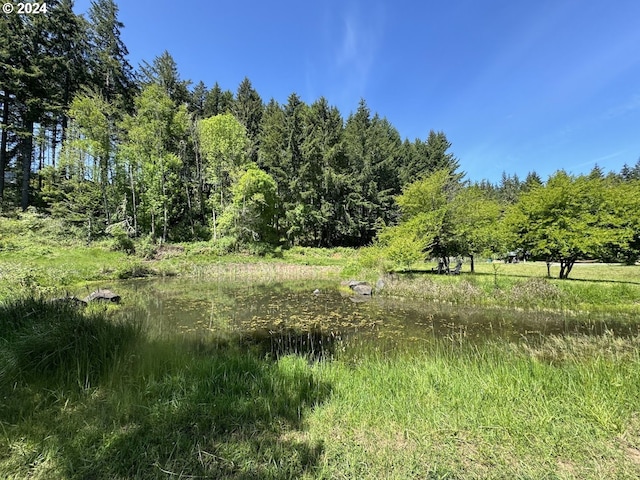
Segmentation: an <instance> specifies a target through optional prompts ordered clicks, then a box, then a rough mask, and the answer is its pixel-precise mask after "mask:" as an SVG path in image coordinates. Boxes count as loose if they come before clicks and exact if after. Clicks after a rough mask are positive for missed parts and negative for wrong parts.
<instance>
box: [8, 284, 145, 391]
mask: <svg viewBox="0 0 640 480" xmlns="http://www.w3.org/2000/svg"><path fill="white" fill-rule="evenodd" d="M140 335H141V330H140V324H138V323H135V322H126V323H125V322H114V321H113V320H112V319H111V318H109V317H108V316H107V315H106V312H105V311H104V310H99V309H89V311H84V310H82V309H81V308H80V307H77V306H74V305H73V304H71V303H68V302H66V301H51V300H47V299H44V298H42V297H35V298H34V297H23V298H17V299H12V300H6V301H4V302H2V303H0V384H3V385H9V384H15V383H16V382H28V381H30V380H32V379H35V378H37V379H43V378H44V379H46V380H47V381H51V382H52V383H53V384H62V385H69V384H76V385H80V386H81V387H83V388H87V387H89V386H91V385H95V384H96V383H97V382H98V381H99V379H100V378H102V376H103V375H104V373H105V372H106V371H107V370H108V369H109V368H110V367H111V366H112V363H113V361H114V359H116V358H117V357H118V355H119V354H120V353H121V352H122V351H125V350H127V349H128V348H130V347H131V346H132V345H133V344H134V343H135V341H136V340H137V339H138V338H139V337H140Z"/></svg>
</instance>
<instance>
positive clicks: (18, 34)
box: [0, 15, 27, 199]
mask: <svg viewBox="0 0 640 480" xmlns="http://www.w3.org/2000/svg"><path fill="white" fill-rule="evenodd" d="M25 55H26V27H25V25H24V23H23V18H22V16H21V15H2V16H1V17H0V94H1V97H0V102H2V118H1V119H0V122H1V124H0V128H2V133H1V134H0V137H1V141H0V199H3V198H6V197H5V172H6V171H7V169H8V167H9V164H10V162H11V161H12V160H13V159H14V157H15V156H16V152H15V148H13V147H14V146H15V145H16V144H17V132H16V125H17V123H18V121H19V119H18V118H17V114H18V112H17V103H18V101H19V99H18V97H19V91H20V90H21V88H22V77H23V76H24V75H26V73H27V72H26V71H25V70H24V65H23V62H24V57H25ZM10 148H11V150H12V151H11V152H10V151H9V149H10Z"/></svg>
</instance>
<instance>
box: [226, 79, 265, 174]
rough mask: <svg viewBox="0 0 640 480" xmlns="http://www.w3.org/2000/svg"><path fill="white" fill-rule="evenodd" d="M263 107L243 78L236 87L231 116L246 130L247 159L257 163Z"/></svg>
mask: <svg viewBox="0 0 640 480" xmlns="http://www.w3.org/2000/svg"><path fill="white" fill-rule="evenodd" d="M263 111H264V105H263V103H262V99H261V98H260V95H258V92H257V91H256V90H255V89H254V88H253V86H252V85H251V81H249V79H248V78H246V77H245V79H244V80H242V82H241V83H240V85H239V86H238V92H237V93H236V98H235V101H234V103H233V114H234V115H235V117H236V118H237V119H238V121H239V122H240V123H241V124H242V125H244V126H245V128H246V129H247V135H248V136H249V141H250V142H251V144H250V151H249V159H250V160H251V161H253V162H257V161H258V148H259V146H260V121H261V120H262V113H263Z"/></svg>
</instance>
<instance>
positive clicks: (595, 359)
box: [309, 335, 640, 479]
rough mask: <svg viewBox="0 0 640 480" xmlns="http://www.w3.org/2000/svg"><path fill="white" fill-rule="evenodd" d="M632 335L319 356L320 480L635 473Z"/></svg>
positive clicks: (639, 361) (637, 383) (638, 470)
mask: <svg viewBox="0 0 640 480" xmlns="http://www.w3.org/2000/svg"><path fill="white" fill-rule="evenodd" d="M637 341H638V339H637V338H634V339H626V340H625V339H616V338H614V337H613V336H611V335H605V336H602V337H593V338H592V337H575V338H562V337H552V338H550V339H549V340H547V341H543V342H541V343H539V344H537V345H534V344H522V345H501V344H489V345H484V346H481V347H477V346H476V347H471V346H462V347H461V346H459V345H457V344H455V343H446V342H442V341H440V342H436V343H435V344H433V345H431V346H427V347H426V348H425V349H424V350H421V351H416V350H413V351H405V352H395V353H392V354H386V355H380V353H379V351H376V352H373V353H370V354H367V353H366V351H365V352H362V356H361V358H360V360H359V362H358V363H355V364H354V363H353V362H349V363H344V362H333V363H325V364H321V365H318V366H317V367H316V368H317V369H318V370H320V371H322V374H321V377H322V378H324V379H326V380H327V381H329V382H330V383H331V385H332V391H333V395H332V401H331V402H330V403H329V404H327V405H324V406H323V407H322V408H321V409H318V410H316V411H315V412H314V414H313V415H312V416H311V418H310V420H309V425H310V426H309V432H310V433H309V436H310V438H311V439H322V440H324V441H325V442H326V443H325V444H324V445H325V452H324V455H323V458H322V462H321V464H320V466H319V472H318V475H317V476H318V478H465V479H466V478H581V479H582V478H594V479H595V478H629V479H631V478H637V476H638V475H640V462H639V461H638V459H639V453H640V450H638V448H639V447H640V442H639V441H638V436H637V434H638V426H639V425H640V424H639V420H638V419H639V415H640V400H639V399H638V397H637V392H638V391H639V389H640V371H639V370H638V367H639V366H640V357H639V354H638V347H637Z"/></svg>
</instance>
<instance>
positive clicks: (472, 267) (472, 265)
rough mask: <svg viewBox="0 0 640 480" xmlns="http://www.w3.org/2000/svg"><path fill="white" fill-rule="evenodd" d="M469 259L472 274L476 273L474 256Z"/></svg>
mask: <svg viewBox="0 0 640 480" xmlns="http://www.w3.org/2000/svg"><path fill="white" fill-rule="evenodd" d="M469 257H470V258H471V273H475V272H476V270H475V268H474V263H473V255H469Z"/></svg>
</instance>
